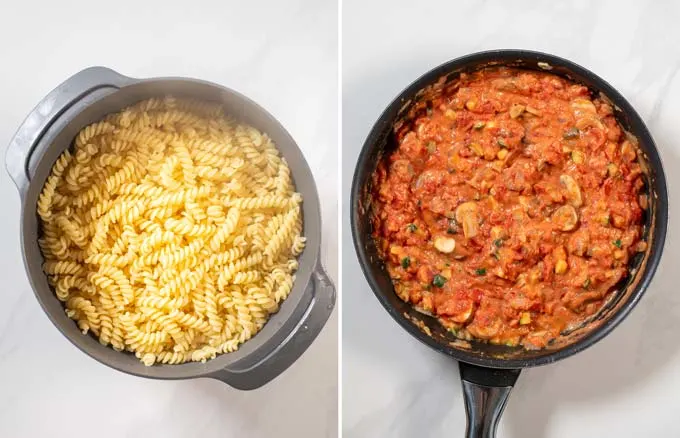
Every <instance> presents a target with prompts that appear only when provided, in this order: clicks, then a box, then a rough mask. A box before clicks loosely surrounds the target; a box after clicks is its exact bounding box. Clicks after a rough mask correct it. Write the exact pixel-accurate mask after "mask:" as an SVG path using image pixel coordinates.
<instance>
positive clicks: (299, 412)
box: [0, 0, 338, 438]
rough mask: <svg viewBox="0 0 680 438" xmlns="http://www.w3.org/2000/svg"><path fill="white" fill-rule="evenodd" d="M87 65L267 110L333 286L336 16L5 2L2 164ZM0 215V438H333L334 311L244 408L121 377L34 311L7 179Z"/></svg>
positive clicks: (317, 5)
mask: <svg viewBox="0 0 680 438" xmlns="http://www.w3.org/2000/svg"><path fill="white" fill-rule="evenodd" d="M10 4H11V6H9V5H10ZM92 65H104V66H108V67H111V68H113V69H114V70H117V71H119V72H120V73H122V74H125V75H129V76H135V77H153V76H189V77H195V78H200V79H205V80H209V81H214V82H217V83H220V84H223V85H226V86H228V87H230V88H233V89H235V90H237V91H240V92H242V93H244V94H245V95H247V96H249V97H250V98H252V99H254V100H255V101H257V102H258V103H260V104H261V105H262V106H264V107H265V108H266V109H267V110H269V111H270V112H271V113H272V114H273V115H274V116H275V117H276V118H277V119H278V120H279V121H280V122H281V123H282V124H283V125H284V126H285V127H286V128H287V129H288V130H289V131H290V133H291V134H292V136H293V137H294V138H295V139H296V140H297V142H298V144H299V145H300V147H301V148H302V150H303V152H304V154H305V157H306V158H307V161H308V162H309V165H310V167H311V168H312V171H313V173H314V177H315V179H316V182H317V186H318V189H319V194H320V197H321V205H322V216H323V237H324V241H323V248H322V257H323V262H324V264H325V266H326V267H327V268H328V271H329V274H330V275H331V277H333V279H334V281H335V282H336V284H337V275H338V269H337V253H338V250H337V245H338V242H337V215H338V207H337V166H336V164H337V154H338V151H337V134H338V128H337V93H338V89H337V81H338V77H337V3H336V2H335V1H332V0H322V1H319V0H294V1H286V2H275V1H270V2H255V1H248V2H246V1H219V0H215V1H184V2H179V1H160V0H154V1H116V2H97V1H85V0H79V1H64V0H59V1H40V2H19V1H15V2H9V1H2V2H0V66H1V67H2V68H0V156H2V157H3V160H4V155H5V154H4V151H5V148H6V145H7V143H8V142H9V140H10V138H11V136H12V135H13V134H14V131H15V129H16V128H17V127H18V126H19V124H20V123H21V122H22V120H23V118H24V117H25V116H26V115H27V113H28V112H29V111H30V110H31V109H32V108H33V106H34V105H35V104H36V103H37V102H38V101H39V100H40V99H41V98H42V97H43V96H44V95H45V94H47V93H48V92H49V91H50V90H51V89H52V88H54V87H55V86H56V85H58V84H59V83H60V82H61V81H63V80H64V79H66V78H67V77H69V76H70V75H72V74H74V73H76V72H77V71H79V70H81V69H83V68H85V67H89V66H92ZM2 167H4V165H3V166H2ZM0 202H2V205H3V207H2V208H3V211H2V213H1V214H0V242H2V247H1V248H0V297H1V300H0V303H2V304H1V305H0V437H8V438H10V437H11V438H21V437H31V438H33V437H36V438H40V437H47V436H49V437H75V438H78V437H93V436H97V437H116V438H118V437H157V436H158V437H161V436H162V437H168V438H170V437H177V438H180V437H181V438H184V437H194V436H201V437H206V438H208V437H239V438H241V437H268V436H280V437H311V438H317V437H336V436H337V369H338V367H337V315H336V314H337V311H336V312H335V314H334V315H333V316H332V317H331V319H330V320H329V322H328V323H327V324H326V327H325V329H324V330H323V332H322V333H321V334H320V335H319V337H318V338H317V339H316V341H315V342H314V344H313V345H312V346H311V347H310V348H309V350H308V351H307V352H306V353H305V354H304V355H303V356H302V358H301V359H300V360H299V361H298V362H297V363H295V364H294V365H293V366H292V367H291V368H290V369H289V370H288V371H286V372H285V373H284V374H283V375H282V376H280V377H279V378H277V379H276V380H274V381H273V382H271V383H270V384H269V385H267V386H265V387H264V388H261V389H259V390H256V391H253V392H240V391H237V390H234V389H232V388H230V387H228V386H226V385H224V384H222V383H220V382H218V381H215V380H208V379H205V380H204V379H201V380H193V381H181V382H170V381H153V380H146V379H142V378H137V377H132V376H128V375H125V374H122V373H119V372H117V371H114V370H111V369H108V368H107V367H105V366H104V365H101V364H99V363H97V362H95V361H94V360H92V359H90V358H89V357H87V356H85V355H84V354H83V353H81V352H80V351H79V350H77V349H76V348H75V347H74V346H72V345H71V344H70V343H69V342H68V341H67V340H66V339H65V338H64V337H63V336H62V335H61V334H60V333H59V331H58V330H57V329H56V328H54V327H53V326H52V324H51V323H50V322H49V321H48V319H47V317H46V316H45V315H44V314H43V312H42V310H41V309H40V307H39V305H38V303H37V301H36V300H35V298H34V296H33V293H32V291H31V289H30V286H29V284H28V280H27V278H26V275H25V273H24V267H23V264H22V262H21V255H20V248H19V221H18V219H19V197H18V195H17V193H16V190H15V189H14V186H13V185H12V183H11V180H10V179H9V177H8V176H7V174H6V172H5V171H4V169H2V170H1V171H0Z"/></svg>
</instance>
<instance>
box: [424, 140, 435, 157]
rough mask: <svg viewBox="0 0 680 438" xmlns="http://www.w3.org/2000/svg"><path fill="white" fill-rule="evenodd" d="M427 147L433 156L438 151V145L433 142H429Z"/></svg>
mask: <svg viewBox="0 0 680 438" xmlns="http://www.w3.org/2000/svg"><path fill="white" fill-rule="evenodd" d="M425 147H426V148H427V151H428V152H429V153H431V154H432V153H434V152H435V151H436V150H437V144H436V143H435V142H433V141H428V142H427V145H426V146H425Z"/></svg>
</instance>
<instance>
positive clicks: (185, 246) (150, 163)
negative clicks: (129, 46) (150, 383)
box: [37, 97, 305, 366]
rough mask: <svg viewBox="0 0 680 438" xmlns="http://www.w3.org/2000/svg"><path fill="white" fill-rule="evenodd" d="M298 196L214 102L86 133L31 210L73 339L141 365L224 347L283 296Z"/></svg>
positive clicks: (232, 346) (261, 142)
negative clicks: (87, 336)
mask: <svg viewBox="0 0 680 438" xmlns="http://www.w3.org/2000/svg"><path fill="white" fill-rule="evenodd" d="M301 203H302V197H301V196H300V194H299V193H295V192H294V186H293V182H292V180H291V177H290V169H289V168H288V165H287V163H286V161H285V159H284V158H283V157H281V156H280V154H279V152H278V150H277V149H276V147H275V145H274V143H273V142H272V141H271V140H270V139H269V138H268V137H267V136H266V135H264V134H262V133H260V132H258V131H257V130H256V129H254V128H252V127H250V126H246V125H244V124H241V123H238V122H236V121H234V120H232V119H230V118H228V117H226V116H225V115H224V114H223V111H222V107H221V106H220V105H219V104H214V103H210V102H200V101H192V100H180V99H175V98H173V97H165V98H159V99H149V100H146V101H143V102H140V103H138V104H136V105H134V106H131V107H129V108H126V109H124V110H123V111H121V112H119V113H116V114H111V115H109V116H107V117H106V118H105V120H103V121H101V122H98V123H94V124H92V125H90V126H87V127H85V128H84V129H83V130H82V131H81V132H80V133H79V134H78V135H77V136H76V138H75V141H74V145H73V148H72V150H67V151H65V152H64V153H63V154H62V155H61V156H60V157H59V158H58V159H57V161H56V162H55V164H54V166H53V168H52V172H51V174H50V175H49V177H48V178H47V181H46V183H45V185H44V187H43V189H42V192H41V194H40V196H39V198H38V202H37V213H38V215H39V217H40V220H41V230H42V235H41V237H40V241H39V243H40V248H41V250H42V252H43V256H44V258H45V262H44V265H43V269H44V271H45V273H46V274H47V275H48V280H49V282H50V284H51V285H52V286H53V287H54V291H55V294H56V296H57V298H58V299H59V300H60V301H62V302H63V303H64V306H65V310H66V313H67V315H68V316H69V317H70V318H72V319H73V320H75V321H76V323H77V324H78V327H79V328H80V330H82V332H83V333H88V332H91V333H93V334H94V335H95V336H96V337H97V338H98V339H99V341H100V342H101V343H102V344H104V345H111V347H112V348H114V349H116V350H119V351H122V350H126V351H129V352H132V353H134V354H135V355H136V357H138V358H139V359H140V360H141V361H142V362H143V363H144V364H145V365H149V366H150V365H153V364H155V363H162V364H179V363H183V362H186V361H206V360H209V359H212V358H214V357H215V356H216V355H218V354H222V353H228V352H232V351H234V350H236V349H237V348H238V346H239V344H241V343H242V342H245V341H247V340H248V339H250V338H251V337H252V336H253V335H255V333H257V331H258V330H260V329H261V328H262V326H263V325H264V324H265V323H266V321H267V318H268V317H269V315H270V314H271V313H273V312H276V311H277V310H278V306H279V304H280V302H281V300H283V299H285V298H286V297H287V296H288V294H289V293H290V291H291V289H292V285H293V281H294V272H295V270H296V269H297V266H298V265H297V261H296V260H295V257H296V256H298V255H299V254H300V253H302V251H303V249H304V245H305V238H304V237H302V234H301V233H302V217H301Z"/></svg>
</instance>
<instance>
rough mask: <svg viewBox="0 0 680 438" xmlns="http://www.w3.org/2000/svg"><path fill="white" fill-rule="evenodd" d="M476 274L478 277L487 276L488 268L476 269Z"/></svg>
mask: <svg viewBox="0 0 680 438" xmlns="http://www.w3.org/2000/svg"><path fill="white" fill-rule="evenodd" d="M475 274H477V275H486V268H477V269H475Z"/></svg>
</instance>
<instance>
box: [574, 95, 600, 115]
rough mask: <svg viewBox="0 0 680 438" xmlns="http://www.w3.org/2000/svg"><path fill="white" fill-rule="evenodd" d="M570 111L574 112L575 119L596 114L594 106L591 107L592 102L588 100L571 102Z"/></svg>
mask: <svg viewBox="0 0 680 438" xmlns="http://www.w3.org/2000/svg"><path fill="white" fill-rule="evenodd" d="M571 109H572V110H573V111H574V115H575V116H576V117H583V116H586V115H593V114H596V113H597V109H596V108H595V105H593V102H591V101H590V100H588V99H581V98H579V99H574V100H573V101H572V102H571Z"/></svg>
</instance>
